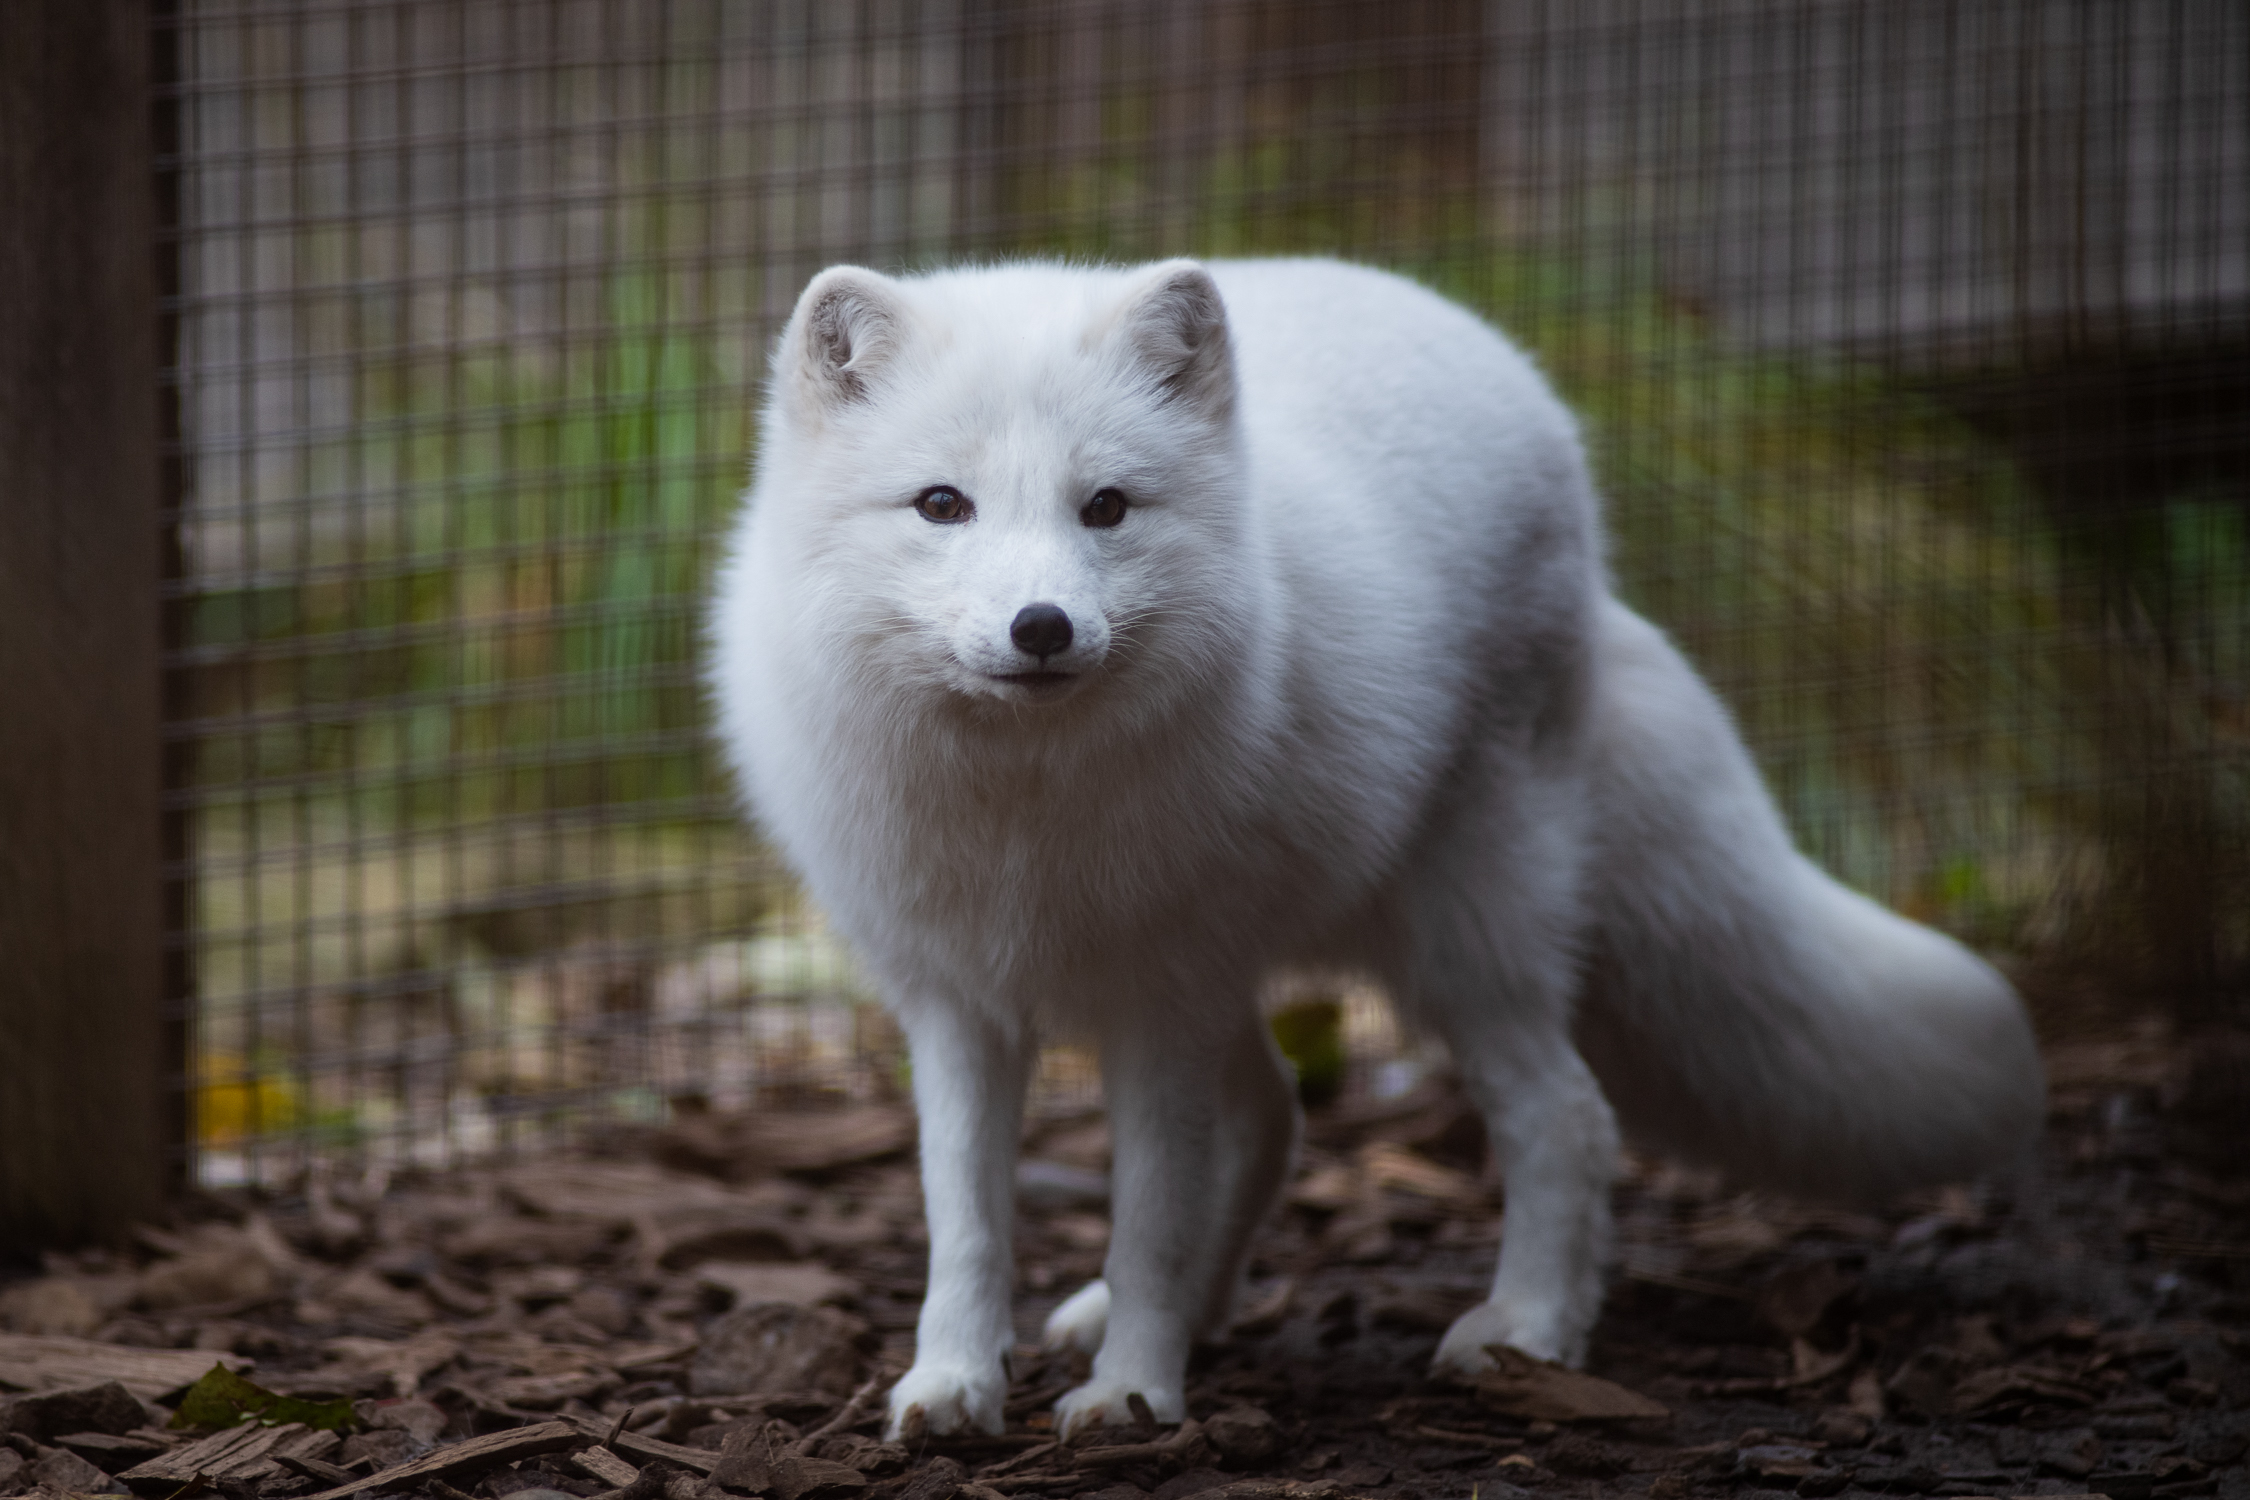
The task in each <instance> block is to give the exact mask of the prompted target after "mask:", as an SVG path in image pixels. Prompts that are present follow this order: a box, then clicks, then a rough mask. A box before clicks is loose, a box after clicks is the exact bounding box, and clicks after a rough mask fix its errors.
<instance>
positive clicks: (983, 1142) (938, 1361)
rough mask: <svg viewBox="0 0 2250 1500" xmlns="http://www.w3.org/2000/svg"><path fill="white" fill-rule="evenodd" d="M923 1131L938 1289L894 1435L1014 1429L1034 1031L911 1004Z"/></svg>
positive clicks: (894, 1397) (905, 1012) (920, 1332)
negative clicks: (1015, 1300)
mask: <svg viewBox="0 0 2250 1500" xmlns="http://www.w3.org/2000/svg"><path fill="white" fill-rule="evenodd" d="M899 1020H900V1023H901V1025H902V1026H903V1027H904V1029H905V1031H906V1038H907V1046H908V1049H909V1051H910V1052H911V1054H912V1056H913V1059H914V1108H915V1113H916V1114H917V1115H918V1116H919V1117H920V1121H921V1136H922V1195H923V1198H924V1200H925V1203H926V1212H927V1215H928V1220H929V1229H930V1281H929V1291H928V1292H927V1294H925V1296H924V1297H923V1299H922V1315H921V1319H920V1321H919V1322H918V1323H917V1324H916V1327H915V1335H914V1365H913V1367H912V1368H911V1369H909V1370H908V1371H907V1372H906V1374H905V1375H903V1376H901V1377H900V1379H899V1382H898V1384H897V1385H895V1386H893V1387H891V1394H890V1421H889V1424H888V1430H889V1435H890V1436H891V1437H892V1438H897V1437H900V1436H913V1435H916V1434H925V1433H926V1434H942V1433H950V1432H970V1431H976V1432H991V1433H997V1432H1001V1431H1004V1430H1005V1428H1006V1425H1007V1424H1006V1421H1005V1418H1004V1417H1003V1416H1002V1411H1001V1408H1002V1406H1003V1405H1004V1404H1005V1402H1006V1400H1007V1395H1008V1372H1007V1363H1006V1362H1007V1355H1008V1350H1009V1348H1010V1347H1011V1345H1012V1344H1013V1343H1014V1341H1015V1325H1014V1321H1013V1319H1012V1318H1011V1316H1010V1313H1009V1296H1010V1293H1011V1292H1012V1291H1013V1289H1014V1283H1015V1264H1014V1250H1013V1240H1014V1215H1015V1162H1016V1141H1017V1136H1018V1133H1019V1131H1020V1130H1021V1128H1022V1123H1023V1094H1024V1082H1025V1079H1026V1077H1027V1075H1028V1062H1029V1059H1030V1057H1031V1054H1032V1046H1031V1042H1030V1039H1029V1038H1028V1037H1026V1036H1024V1035H1022V1034H1020V1033H1017V1034H1012V1035H1011V1034H1009V1033H1006V1032H1004V1031H1003V1030H1002V1029H1001V1028H999V1027H997V1026H995V1025H993V1024H991V1023H990V1022H989V1021H986V1020H984V1019H982V1018H980V1017H975V1016H972V1015H969V1014H966V1013H964V1012H963V1011H962V1010H961V1009H960V1008H958V1007H954V1006H949V1005H941V1004H931V1005H921V1006H910V1007H904V1008H902V1010H901V1014H900V1016H899Z"/></svg>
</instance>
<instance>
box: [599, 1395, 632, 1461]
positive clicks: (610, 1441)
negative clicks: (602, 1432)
mask: <svg viewBox="0 0 2250 1500" xmlns="http://www.w3.org/2000/svg"><path fill="white" fill-rule="evenodd" d="M632 1420H633V1408H632V1407H630V1406H628V1407H626V1408H625V1409H624V1410H623V1411H621V1412H619V1413H618V1414H617V1423H616V1425H615V1426H613V1427H611V1428H610V1429H609V1436H608V1437H605V1438H603V1439H602V1446H603V1447H604V1448H607V1449H609V1450H610V1451H611V1452H613V1453H614V1452H616V1451H617V1435H618V1434H619V1433H621V1432H623V1431H624V1430H625V1425H626V1424H627V1423H628V1422H630V1421H632Z"/></svg>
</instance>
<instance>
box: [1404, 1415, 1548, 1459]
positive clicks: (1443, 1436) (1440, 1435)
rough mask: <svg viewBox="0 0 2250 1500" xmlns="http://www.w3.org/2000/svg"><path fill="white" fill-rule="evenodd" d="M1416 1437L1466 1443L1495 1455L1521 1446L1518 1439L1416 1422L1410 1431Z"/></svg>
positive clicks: (1520, 1441) (1520, 1439) (1521, 1440)
mask: <svg viewBox="0 0 2250 1500" xmlns="http://www.w3.org/2000/svg"><path fill="white" fill-rule="evenodd" d="M1410 1430H1411V1431H1412V1432H1414V1433H1415V1434H1416V1435H1417V1436H1420V1437H1426V1438H1436V1439H1438V1440H1439V1441H1440V1442H1447V1443H1467V1444H1469V1445H1470V1446H1471V1447H1473V1448H1490V1449H1491V1450H1492V1451H1493V1452H1495V1453H1512V1452H1514V1451H1515V1450H1516V1449H1518V1448H1521V1447H1522V1446H1523V1439H1522V1438H1520V1437H1494V1436H1493V1435H1492V1434H1491V1433H1489V1432H1455V1431H1454V1430H1453V1429H1452V1428H1450V1427H1432V1426H1430V1425H1429V1424H1428V1423H1426V1422H1417V1423H1415V1424H1414V1426H1413V1427H1412V1428H1411V1429H1410Z"/></svg>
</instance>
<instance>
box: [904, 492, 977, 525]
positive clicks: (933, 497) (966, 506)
mask: <svg viewBox="0 0 2250 1500" xmlns="http://www.w3.org/2000/svg"><path fill="white" fill-rule="evenodd" d="M914 508H915V509H916V510H918V511H920V512H921V513H922V519H923V520H925V521H935V522H937V523H938V524H939V525H941V526H950V525H952V524H953V523H954V522H956V521H966V520H968V519H969V517H971V516H973V515H975V514H976V513H977V508H976V507H975V506H973V505H971V504H970V503H969V499H968V497H967V496H966V495H964V494H962V493H961V492H960V491H959V490H957V489H954V488H953V487H952V486H951V485H944V484H940V485H933V486H932V487H931V488H929V489H926V490H924V491H922V493H921V494H919V495H916V496H915V497H914Z"/></svg>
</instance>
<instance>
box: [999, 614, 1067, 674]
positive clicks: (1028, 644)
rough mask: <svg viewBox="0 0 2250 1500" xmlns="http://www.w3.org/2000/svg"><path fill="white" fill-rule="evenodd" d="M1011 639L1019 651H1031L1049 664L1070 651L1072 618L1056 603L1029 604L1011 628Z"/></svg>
mask: <svg viewBox="0 0 2250 1500" xmlns="http://www.w3.org/2000/svg"><path fill="white" fill-rule="evenodd" d="M1008 639H1009V640H1011V641H1014V642H1015V643H1016V649H1017V650H1018V651H1028V652H1030V653H1031V654H1032V655H1033V656H1036V657H1038V658H1039V659H1040V660H1041V661H1045V660H1046V659H1047V658H1048V657H1050V656H1053V655H1054V654H1055V653H1056V652H1058V651H1068V650H1069V649H1070V616H1068V615H1066V614H1064V613H1063V612H1062V611H1061V610H1060V609H1057V608H1056V607H1055V606H1054V605H1052V604H1026V605H1025V606H1024V607H1023V608H1022V609H1019V610H1017V611H1016V621H1015V623H1014V624H1013V625H1010V626H1009V627H1008Z"/></svg>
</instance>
